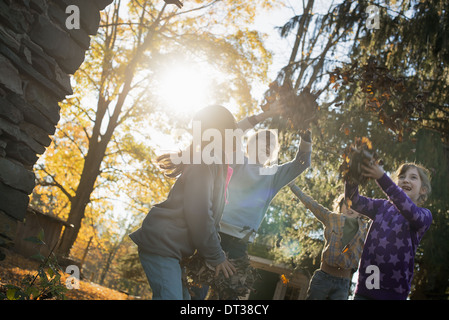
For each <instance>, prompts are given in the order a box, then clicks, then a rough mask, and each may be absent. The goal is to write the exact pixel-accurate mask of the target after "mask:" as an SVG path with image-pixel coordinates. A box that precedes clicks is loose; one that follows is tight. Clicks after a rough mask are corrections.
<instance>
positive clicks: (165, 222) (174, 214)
mask: <svg viewBox="0 0 449 320" xmlns="http://www.w3.org/2000/svg"><path fill="white" fill-rule="evenodd" d="M226 169H227V165H218V164H212V165H205V164H193V165H188V166H187V168H186V169H185V171H184V172H183V173H182V174H181V176H180V177H179V178H178V179H177V180H176V182H175V184H174V185H173V187H172V189H171V190H170V192H169V194H168V197H167V199H166V200H165V201H164V202H162V203H159V204H157V205H155V206H154V207H153V208H151V210H150V212H149V213H148V214H147V216H146V217H145V219H144V220H143V222H142V226H141V227H140V228H139V229H138V230H137V231H135V232H133V233H131V234H130V238H131V239H132V240H133V241H134V242H135V243H136V244H137V246H138V247H139V250H142V251H145V252H148V253H152V254H157V255H160V256H164V257H172V258H177V259H179V260H181V259H182V258H183V257H188V256H191V255H192V254H193V253H194V251H195V249H198V252H199V253H200V254H201V255H202V256H203V257H204V258H205V259H206V261H207V262H208V263H209V264H211V265H212V266H216V265H218V264H220V263H222V262H223V261H224V260H225V255H224V253H223V250H222V249H221V245H220V239H219V236H218V233H217V228H218V223H219V222H220V219H221V215H222V212H223V207H224V204H225V183H226V175H227V170H226Z"/></svg>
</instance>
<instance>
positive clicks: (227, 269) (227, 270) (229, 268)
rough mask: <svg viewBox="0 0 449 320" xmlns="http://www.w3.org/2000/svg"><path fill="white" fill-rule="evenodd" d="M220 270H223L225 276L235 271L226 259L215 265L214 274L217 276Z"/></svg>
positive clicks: (227, 276)
mask: <svg viewBox="0 0 449 320" xmlns="http://www.w3.org/2000/svg"><path fill="white" fill-rule="evenodd" d="M220 271H222V272H223V274H224V276H225V278H229V276H232V275H233V274H234V272H237V270H236V269H235V267H234V265H233V264H232V263H231V262H229V261H228V259H226V260H225V261H223V262H222V263H220V264H219V265H217V266H216V267H215V276H216V277H217V276H218V274H219V273H220Z"/></svg>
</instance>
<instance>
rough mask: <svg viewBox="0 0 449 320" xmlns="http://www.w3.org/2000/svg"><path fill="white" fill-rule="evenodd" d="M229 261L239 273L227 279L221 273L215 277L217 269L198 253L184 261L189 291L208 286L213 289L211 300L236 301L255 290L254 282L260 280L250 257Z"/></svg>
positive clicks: (182, 263)
mask: <svg viewBox="0 0 449 320" xmlns="http://www.w3.org/2000/svg"><path fill="white" fill-rule="evenodd" d="M228 260H229V261H230V262H231V263H232V264H233V265H234V267H235V268H236V270H237V272H236V273H234V274H233V275H232V276H230V277H229V278H226V277H225V276H224V275H223V274H222V273H221V272H220V274H219V275H218V276H215V268H214V267H212V266H210V265H209V264H207V263H206V261H205V260H204V259H203V258H202V257H201V256H200V255H199V254H198V253H195V254H194V255H192V256H191V257H189V258H186V259H183V260H182V262H181V266H183V267H184V270H185V273H184V277H183V278H184V281H185V283H186V285H187V287H188V288H189V291H191V290H190V289H191V288H192V287H200V286H203V285H206V286H209V287H210V289H211V294H210V296H209V299H210V300H235V299H238V297H241V296H245V295H246V294H247V293H248V292H249V291H250V290H253V285H254V282H255V281H256V280H257V279H258V278H259V274H258V273H257V270H256V269H255V268H253V267H251V265H250V263H249V257H248V256H244V257H242V258H239V259H228ZM191 294H192V292H191Z"/></svg>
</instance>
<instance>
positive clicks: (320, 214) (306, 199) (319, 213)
mask: <svg viewBox="0 0 449 320" xmlns="http://www.w3.org/2000/svg"><path fill="white" fill-rule="evenodd" d="M288 186H289V187H290V190H291V191H292V192H293V193H294V194H295V195H296V196H297V197H298V199H299V200H301V202H302V203H303V204H304V206H305V207H306V208H307V209H309V210H310V211H311V212H312V213H313V215H314V216H315V217H316V218H317V219H318V220H320V221H321V222H322V223H323V224H326V222H327V221H328V219H329V214H330V213H331V211H329V210H328V209H326V208H325V207H323V206H322V205H321V204H319V203H318V202H316V201H315V200H314V199H313V198H312V197H311V196H309V195H307V194H305V193H304V192H302V190H301V189H300V188H299V187H298V186H297V185H296V184H295V183H294V182H291V183H289V184H288Z"/></svg>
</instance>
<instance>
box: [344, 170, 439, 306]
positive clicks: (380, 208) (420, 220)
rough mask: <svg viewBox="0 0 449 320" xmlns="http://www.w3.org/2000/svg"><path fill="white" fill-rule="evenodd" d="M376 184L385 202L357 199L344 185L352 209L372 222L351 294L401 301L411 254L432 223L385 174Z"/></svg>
mask: <svg viewBox="0 0 449 320" xmlns="http://www.w3.org/2000/svg"><path fill="white" fill-rule="evenodd" d="M377 184H378V185H379V186H380V187H381V188H382V190H383V191H384V192H385V194H386V195H387V196H388V200H384V199H370V198H366V197H363V196H360V195H359V193H358V187H357V185H350V184H349V183H346V185H345V194H346V196H347V197H349V198H350V199H351V201H352V208H353V209H354V210H356V211H358V212H360V213H362V214H364V215H366V216H368V217H369V218H370V219H372V220H373V222H372V225H371V227H370V230H369V232H368V235H367V238H366V240H365V247H364V249H363V253H362V257H361V260H360V266H359V278H358V281H357V286H356V290H355V293H356V294H360V295H362V296H366V297H369V298H373V299H379V300H405V299H406V298H407V296H408V294H409V292H410V288H411V282H412V278H413V268H414V261H415V253H416V250H417V248H418V245H419V242H420V241H421V239H422V237H423V236H424V233H425V232H426V231H427V230H428V229H429V227H430V225H431V223H432V214H431V212H430V211H429V210H428V209H426V208H420V207H418V206H417V205H415V204H414V203H413V201H412V200H411V199H410V198H409V197H408V196H407V195H406V194H405V193H404V191H403V190H402V189H401V188H399V187H398V186H397V185H396V184H395V183H394V182H393V181H392V180H391V179H390V178H389V177H388V176H387V175H386V174H384V175H383V176H382V177H381V178H379V179H378V180H377ZM370 266H371V267H370ZM376 270H378V271H379V274H378V277H379V278H378V283H377V284H378V285H379V286H378V287H377V284H376V279H375V277H376V275H375V272H376Z"/></svg>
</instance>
